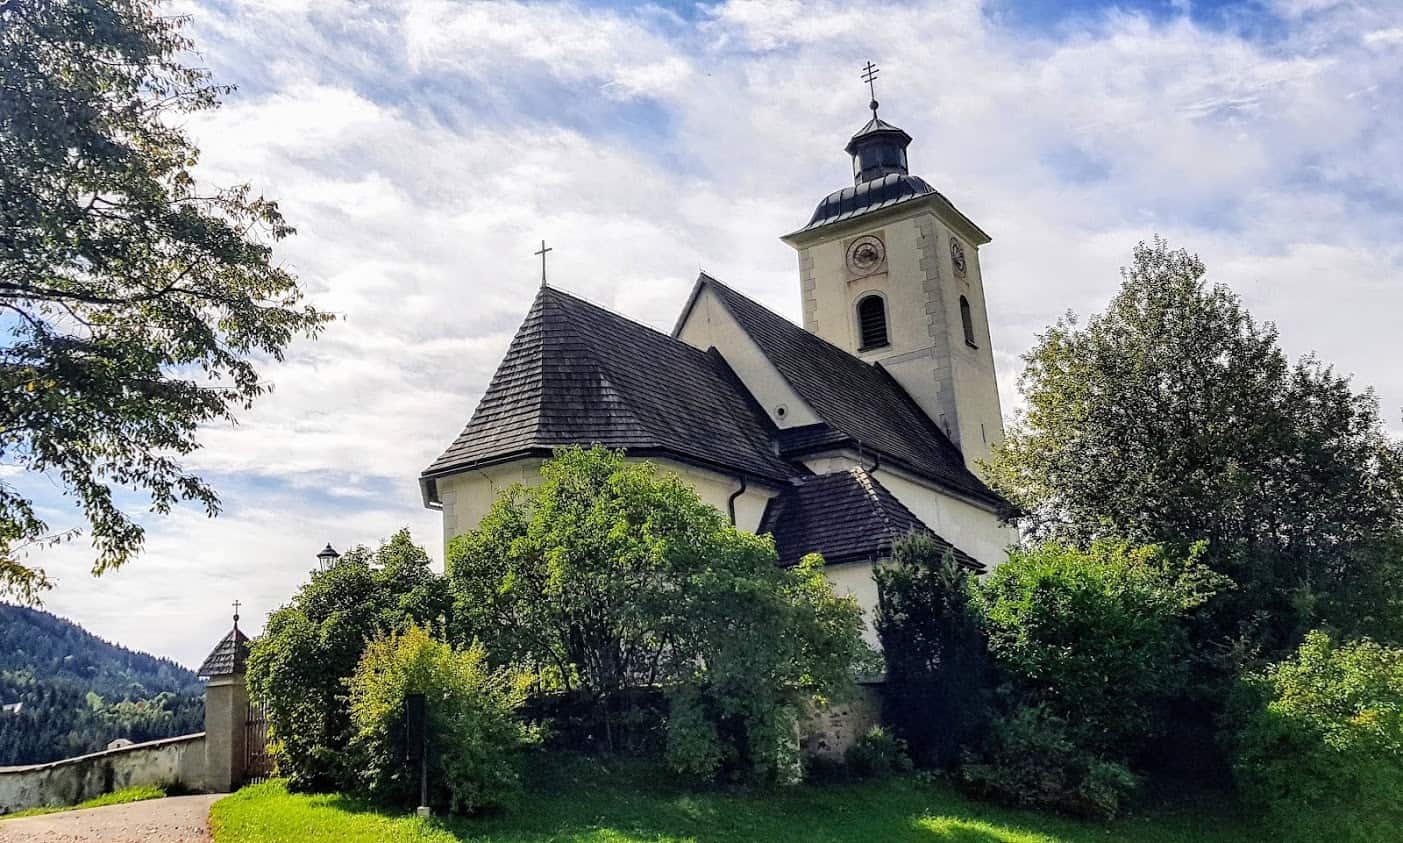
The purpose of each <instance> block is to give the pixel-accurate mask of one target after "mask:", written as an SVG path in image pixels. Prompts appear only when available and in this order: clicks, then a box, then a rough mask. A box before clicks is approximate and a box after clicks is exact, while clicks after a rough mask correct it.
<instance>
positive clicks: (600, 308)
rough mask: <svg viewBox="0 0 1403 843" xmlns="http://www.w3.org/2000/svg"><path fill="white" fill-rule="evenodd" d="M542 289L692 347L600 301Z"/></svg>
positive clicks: (552, 289)
mask: <svg viewBox="0 0 1403 843" xmlns="http://www.w3.org/2000/svg"><path fill="white" fill-rule="evenodd" d="M541 290H542V294H544V293H545V291H550V292H552V293H555V294H556V295H559V296H563V297H564V298H566V299H569V300H570V301H573V302H575V303H577V304H582V305H585V306H586V307H592V308H594V309H595V310H597V311H599V312H600V313H606V314H608V315H609V316H612V317H613V318H615V319H622V320H623V321H625V322H628V323H629V324H631V325H636V326H638V327H639V328H642V329H643V330H645V331H648V332H650V333H654V334H657V335H658V336H660V337H662V338H664V339H669V340H672V341H673V342H676V343H677V344H679V345H683V346H686V347H687V348H692V346H690V345H687V343H684V342H682V341H681V340H679V339H677V338H676V337H674V336H672V335H671V334H668V333H667V332H665V331H660V330H658V329H657V328H654V327H653V326H652V325H649V324H647V323H644V322H640V321H638V320H637V319H633V318H631V317H628V316H625V315H623V314H622V313H620V312H618V311H617V310H613V309H610V308H608V307H605V306H604V305H602V304H600V303H598V302H593V301H590V300H589V299H587V298H585V297H584V296H580V295H576V294H575V293H567V292H565V291H564V290H560V289H557V288H555V287H542V288H541ZM693 350H696V349H693Z"/></svg>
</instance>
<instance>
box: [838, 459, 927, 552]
mask: <svg viewBox="0 0 1403 843" xmlns="http://www.w3.org/2000/svg"><path fill="white" fill-rule="evenodd" d="M848 473H850V474H852V476H853V479H854V480H856V481H857V484H858V485H859V486H861V487H862V491H863V493H864V494H865V495H867V499H868V500H869V501H870V502H871V503H872V508H873V509H874V510H876V512H877V517H878V518H880V519H881V521H882V526H883V527H884V528H886V532H887V534H888V535H891V534H892V533H893V532H895V528H894V527H892V523H891V516H890V515H889V514H888V513H887V508H886V507H885V506H883V505H882V500H881V497H880V496H879V495H878V494H877V487H879V486H880V484H878V483H877V479H876V478H875V477H873V476H872V475H871V474H868V473H867V469H866V468H863V467H862V466H860V465H857V466H853V467H852V468H850V469H848ZM881 488H882V491H886V488H885V487H881ZM898 503H900V501H898ZM911 514H912V515H913V516H914V515H915V513H911ZM916 520H917V521H918V522H919V523H921V524H924V523H925V522H924V521H921V520H920V519H919V518H917V519H916Z"/></svg>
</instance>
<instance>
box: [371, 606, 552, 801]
mask: <svg viewBox="0 0 1403 843" xmlns="http://www.w3.org/2000/svg"><path fill="white" fill-rule="evenodd" d="M348 686H349V689H350V711H351V724H352V727H353V729H354V732H353V735H352V737H351V742H350V747H349V750H350V751H349V755H350V757H351V759H352V760H353V766H354V769H355V770H356V779H357V783H358V785H359V788H358V789H359V791H360V792H361V793H363V794H364V795H365V796H367V797H369V798H372V799H374V800H376V801H378V802H382V803H388V804H396V805H404V804H411V803H412V802H413V801H414V800H415V799H416V798H417V796H418V792H419V780H418V778H417V776H415V775H414V771H413V770H411V769H410V768H409V766H408V765H407V764H406V763H405V755H406V750H407V747H406V745H405V743H406V739H405V723H406V720H405V698H406V697H407V696H408V695H410V694H424V695H425V697H426V703H427V709H428V735H429V746H430V751H429V776H428V779H429V783H430V787H431V788H432V790H431V792H430V796H429V799H430V802H431V803H432V804H434V805H438V806H440V807H444V808H447V809H448V810H449V811H452V812H455V813H465V814H466V813H476V812H479V811H482V810H484V809H487V808H492V807H496V806H499V805H501V804H502V803H503V801H504V800H505V799H506V798H507V797H509V796H510V795H511V794H512V793H513V792H515V791H516V789H517V786H518V779H517V771H516V768H515V766H514V764H513V752H514V750H516V749H517V748H518V747H519V746H520V745H521V743H522V741H523V739H524V737H525V732H524V730H523V729H522V727H521V725H520V723H519V722H518V721H517V720H516V719H515V717H514V712H515V710H516V709H517V708H518V707H519V706H520V705H521V702H522V699H523V697H524V694H523V693H522V691H521V690H520V689H518V688H516V687H514V685H513V676H512V674H510V673H508V672H505V671H500V670H499V671H493V670H490V669H489V668H488V667H487V659H486V655H485V653H484V651H483V649H482V647H481V646H473V647H471V648H469V649H467V650H454V649H453V648H452V647H450V646H449V645H447V644H445V643H443V642H442V641H437V640H435V639H434V638H433V637H431V636H430V635H429V634H428V633H427V632H425V631H424V630H422V629H420V628H419V627H417V626H411V627H409V628H408V629H407V630H405V631H404V632H402V633H394V632H392V633H390V634H388V635H386V636H384V637H382V638H377V639H375V640H374V641H371V642H370V644H369V645H368V646H367V647H366V648H365V654H364V655H363V656H362V657H361V660H360V664H359V665H358V666H357V668H356V672H355V674H354V675H353V676H352V677H351V680H350V682H349V683H348Z"/></svg>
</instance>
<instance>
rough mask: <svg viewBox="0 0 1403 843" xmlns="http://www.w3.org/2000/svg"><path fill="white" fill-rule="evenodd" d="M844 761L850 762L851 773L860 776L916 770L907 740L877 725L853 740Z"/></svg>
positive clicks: (844, 755)
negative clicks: (908, 749)
mask: <svg viewBox="0 0 1403 843" xmlns="http://www.w3.org/2000/svg"><path fill="white" fill-rule="evenodd" d="M843 761H844V762H846V763H847V765H848V772H850V773H851V774H852V775H854V776H857V777H858V778H875V777H881V776H889V775H891V774H893V773H909V772H911V769H912V764H911V757H910V756H909V755H907V754H906V742H905V741H903V740H902V739H901V738H898V737H896V736H895V735H893V734H892V733H891V732H888V731H887V730H886V729H883V728H882V727H881V726H873V727H872V729H871V730H870V731H869V732H868V733H867V734H865V735H863V736H862V737H860V738H858V739H857V740H856V741H853V745H852V746H850V747H848V749H847V752H844V753H843Z"/></svg>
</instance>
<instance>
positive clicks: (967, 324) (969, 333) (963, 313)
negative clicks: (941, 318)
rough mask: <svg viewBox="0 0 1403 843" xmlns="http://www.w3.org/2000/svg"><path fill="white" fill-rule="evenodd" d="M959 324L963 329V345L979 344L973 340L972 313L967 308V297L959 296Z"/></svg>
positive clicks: (972, 345) (972, 346) (973, 345)
mask: <svg viewBox="0 0 1403 843" xmlns="http://www.w3.org/2000/svg"><path fill="white" fill-rule="evenodd" d="M960 324H962V325H963V326H964V329H965V345H967V346H969V347H970V348H978V347H979V344H978V343H976V342H975V341H974V314H973V313H971V312H970V309H969V299H967V298H965V297H964V296H960Z"/></svg>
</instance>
